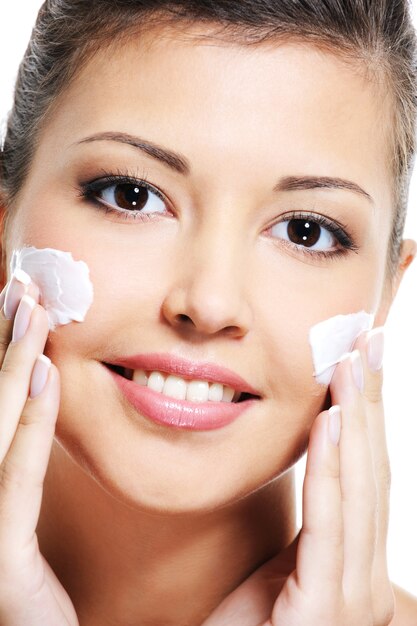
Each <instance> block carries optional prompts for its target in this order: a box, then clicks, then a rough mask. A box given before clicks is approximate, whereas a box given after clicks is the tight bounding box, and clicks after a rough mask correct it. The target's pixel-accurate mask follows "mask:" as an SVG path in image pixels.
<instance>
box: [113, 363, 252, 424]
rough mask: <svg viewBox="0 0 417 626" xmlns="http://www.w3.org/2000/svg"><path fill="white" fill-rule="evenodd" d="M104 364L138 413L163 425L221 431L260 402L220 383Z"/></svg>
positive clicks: (246, 393)
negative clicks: (220, 429)
mask: <svg viewBox="0 0 417 626" xmlns="http://www.w3.org/2000/svg"><path fill="white" fill-rule="evenodd" d="M103 365H104V366H105V367H106V369H107V371H108V372H109V374H110V375H111V377H112V378H113V381H114V382H115V383H116V385H117V387H118V389H119V390H120V391H121V392H122V394H123V396H124V397H125V398H126V399H127V400H128V401H129V403H130V404H131V405H132V406H133V407H134V408H135V409H136V411H137V412H138V413H140V414H141V415H142V416H144V417H147V418H149V419H151V420H152V421H153V422H155V423H157V424H160V425H164V426H170V427H175V428H182V429H189V430H212V429H216V428H221V427H223V426H226V425H227V424H230V423H231V422H233V421H234V420H235V419H237V418H238V417H239V416H240V415H241V414H242V413H243V412H244V411H246V410H248V409H249V408H250V407H252V406H253V405H254V404H255V403H256V402H257V401H258V400H260V397H259V396H257V395H254V394H251V393H248V392H244V391H239V390H235V389H234V388H233V387H230V386H228V385H223V384H221V383H219V382H210V381H207V380H198V379H195V378H192V379H187V378H184V377H180V376H177V375H176V374H175V375H174V374H170V373H169V372H161V371H159V370H143V369H133V368H127V367H124V366H120V365H115V364H110V363H103ZM184 393H185V396H184ZM173 394H176V395H175V396H174V395H173ZM178 396H181V397H178ZM183 396H184V397H183Z"/></svg>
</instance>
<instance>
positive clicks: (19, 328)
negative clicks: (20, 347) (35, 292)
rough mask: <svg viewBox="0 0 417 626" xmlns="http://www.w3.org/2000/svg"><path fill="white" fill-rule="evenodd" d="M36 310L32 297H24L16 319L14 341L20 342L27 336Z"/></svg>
mask: <svg viewBox="0 0 417 626" xmlns="http://www.w3.org/2000/svg"><path fill="white" fill-rule="evenodd" d="M34 308H35V300H34V299H33V298H31V297H30V296H27V295H25V296H23V298H22V299H21V301H20V304H19V306H18V309H17V312H16V315H15V318H14V323H13V335H12V341H19V340H20V339H22V337H23V336H24V335H25V333H26V331H27V329H28V327H29V322H30V316H31V315H32V311H33V309H34Z"/></svg>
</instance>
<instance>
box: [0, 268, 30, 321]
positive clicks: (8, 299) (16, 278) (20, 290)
mask: <svg viewBox="0 0 417 626" xmlns="http://www.w3.org/2000/svg"><path fill="white" fill-rule="evenodd" d="M30 280H31V278H30V276H29V274H26V272H24V271H23V270H21V269H15V271H14V272H13V276H12V279H11V281H10V283H9V287H8V289H7V292H6V296H5V299H4V316H5V318H6V319H8V320H11V319H12V318H13V316H14V315H15V313H16V311H17V307H18V306H19V302H20V300H21V299H22V296H24V295H25V293H26V292H27V288H28V285H29V284H30Z"/></svg>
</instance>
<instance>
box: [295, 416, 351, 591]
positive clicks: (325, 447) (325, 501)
mask: <svg viewBox="0 0 417 626" xmlns="http://www.w3.org/2000/svg"><path fill="white" fill-rule="evenodd" d="M338 427H339V429H340V412H339V416H338V407H332V408H331V409H330V410H329V411H323V412H322V413H320V414H319V415H318V416H317V418H316V419H315V421H314V424H313V426H312V429H311V432H310V440H309V445H308V452H307V464H306V473H305V478H304V484H303V525H302V529H301V533H300V539H299V542H298V550H297V565H296V568H297V579H298V582H299V586H300V588H301V589H302V590H303V591H304V592H305V593H307V594H311V597H317V595H316V594H318V595H319V596H320V598H321V601H322V602H323V603H325V602H334V599H335V598H339V597H340V595H341V593H340V592H341V588H342V575H343V518H342V500H341V491H340V483H339V447H338V445H337V444H335V443H334V441H336V439H333V441H332V440H331V439H330V433H332V435H333V434H337V432H336V431H337V428H338Z"/></svg>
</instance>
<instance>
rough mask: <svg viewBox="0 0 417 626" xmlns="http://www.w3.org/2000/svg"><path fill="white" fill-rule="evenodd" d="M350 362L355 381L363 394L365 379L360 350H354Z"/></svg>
mask: <svg viewBox="0 0 417 626" xmlns="http://www.w3.org/2000/svg"><path fill="white" fill-rule="evenodd" d="M350 362H351V367H352V376H353V380H354V381H355V385H356V386H357V388H358V389H359V391H361V392H362V391H363V383H364V377H363V366H362V359H361V355H360V352H359V350H353V352H352V353H351V355H350Z"/></svg>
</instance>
